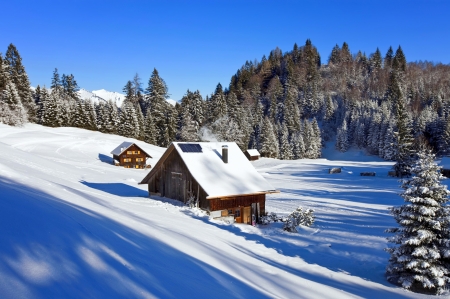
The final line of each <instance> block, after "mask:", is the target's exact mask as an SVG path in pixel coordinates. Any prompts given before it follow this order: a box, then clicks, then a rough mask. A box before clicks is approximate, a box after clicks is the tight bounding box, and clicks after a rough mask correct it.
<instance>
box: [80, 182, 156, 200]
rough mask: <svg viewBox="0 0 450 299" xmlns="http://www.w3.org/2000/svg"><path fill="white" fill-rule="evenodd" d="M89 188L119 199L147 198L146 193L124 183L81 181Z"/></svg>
mask: <svg viewBox="0 0 450 299" xmlns="http://www.w3.org/2000/svg"><path fill="white" fill-rule="evenodd" d="M80 183H82V184H83V185H85V186H88V187H89V188H93V189H97V190H100V191H103V192H107V193H110V194H112V195H116V196H121V197H147V195H148V192H147V191H145V190H142V189H139V188H136V187H133V186H130V185H127V184H124V183H91V182H86V181H81V182H80Z"/></svg>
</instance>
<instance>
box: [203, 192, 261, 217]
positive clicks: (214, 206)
mask: <svg viewBox="0 0 450 299" xmlns="http://www.w3.org/2000/svg"><path fill="white" fill-rule="evenodd" d="M252 203H259V207H260V211H261V214H264V213H265V210H266V195H265V194H255V195H245V196H236V197H227V198H215V199H210V205H211V211H217V210H226V209H231V208H236V207H248V206H251V204H252Z"/></svg>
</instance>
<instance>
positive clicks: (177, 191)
mask: <svg viewBox="0 0 450 299" xmlns="http://www.w3.org/2000/svg"><path fill="white" fill-rule="evenodd" d="M191 155H197V153H192V154H191ZM153 171H156V173H155V175H153V177H151V178H150V181H149V184H148V191H149V192H150V193H157V194H160V195H161V196H164V197H168V198H172V199H177V200H179V201H182V202H184V203H186V202H187V201H188V200H189V196H190V195H193V196H195V197H196V198H198V200H199V207H200V208H202V209H205V210H209V201H208V200H207V199H206V196H207V194H206V192H205V191H204V190H203V189H202V187H201V186H199V184H198V183H197V181H196V180H195V179H194V178H193V177H192V175H191V173H190V172H189V170H188V169H187V167H186V165H185V164H184V162H183V160H182V159H181V157H180V155H179V154H178V152H177V151H176V150H173V151H172V152H171V153H170V154H169V156H168V157H167V159H166V160H165V161H164V162H163V163H162V164H161V165H159V167H158V169H154V170H153Z"/></svg>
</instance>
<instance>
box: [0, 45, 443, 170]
mask: <svg viewBox="0 0 450 299" xmlns="http://www.w3.org/2000/svg"><path fill="white" fill-rule="evenodd" d="M49 76H51V78H52V83H51V86H50V87H49V88H46V87H41V86H39V85H38V86H37V87H36V88H35V89H32V88H31V86H30V82H29V79H28V76H27V73H26V71H25V67H24V65H23V64H22V58H21V56H20V54H19V52H18V50H17V49H16V47H15V46H14V45H13V44H10V45H9V46H8V49H7V51H6V54H5V55H3V54H0V95H1V98H0V122H2V123H5V124H9V125H18V126H20V125H23V124H24V123H26V122H32V123H38V124H42V125H44V126H49V127H61V126H72V127H79V128H85V129H89V130H98V131H100V132H104V133H110V134H119V135H122V136H124V137H129V138H136V139H139V140H143V141H145V142H148V143H150V144H155V145H158V146H163V147H167V146H168V145H169V144H170V143H171V142H172V141H214V140H217V141H234V142H236V143H237V144H238V145H239V147H240V148H241V149H242V150H246V149H247V148H255V149H257V150H258V151H259V152H260V153H261V155H262V156H263V157H271V158H278V159H285V160H290V159H300V158H311V159H315V158H319V157H320V156H321V150H322V148H323V147H324V146H330V144H333V143H332V142H329V141H335V145H333V146H335V147H336V149H337V150H339V151H341V152H345V151H347V150H348V149H349V148H350V147H357V148H360V149H364V150H365V151H367V152H368V153H369V154H372V155H377V156H379V157H381V158H383V159H386V160H394V161H397V164H396V169H395V171H396V172H397V175H398V176H404V175H409V174H410V172H409V170H408V165H409V164H410V163H409V161H408V160H409V159H410V157H411V155H412V153H414V152H417V151H418V150H419V149H421V148H431V149H432V150H433V151H434V152H435V153H437V155H439V156H442V155H448V154H450V153H449V151H450V65H444V64H441V63H432V62H427V61H425V62H423V61H418V62H417V61H416V62H408V61H407V59H406V56H405V54H404V52H403V49H402V48H401V47H400V46H399V47H398V48H397V49H396V50H395V51H394V49H393V48H392V47H390V48H389V50H388V51H387V52H386V53H385V54H382V53H381V52H380V50H379V49H378V48H377V49H374V52H373V53H371V54H369V55H366V53H362V52H361V51H358V52H356V54H355V52H353V53H352V52H351V50H350V47H349V45H348V44H347V43H345V42H344V43H343V44H342V46H339V45H336V46H334V47H333V49H331V52H330V55H329V57H328V58H327V59H323V58H322V57H320V55H319V52H318V50H317V48H316V47H315V46H314V45H313V44H312V42H311V41H310V40H309V39H308V40H306V42H305V44H304V45H303V46H298V45H297V44H294V46H293V48H292V50H290V51H287V52H283V51H282V50H281V49H279V48H275V49H274V50H272V51H270V53H269V55H268V56H267V57H266V56H263V57H262V58H261V60H260V61H257V60H255V61H246V62H245V63H244V64H243V66H242V67H241V68H240V69H239V70H237V72H236V73H235V74H234V75H232V76H231V79H230V83H229V86H226V87H223V86H222V85H221V84H220V83H219V84H218V85H217V87H216V88H215V91H214V93H212V94H210V95H206V96H203V95H201V94H200V92H199V91H198V90H196V91H191V90H187V91H186V94H185V95H184V96H183V98H182V99H181V100H180V101H179V102H178V103H177V104H176V105H175V106H173V105H171V104H169V103H168V102H167V101H166V99H168V97H169V89H168V86H167V84H166V83H165V81H164V79H163V78H161V76H160V75H159V73H158V71H157V70H156V69H154V70H153V72H152V74H151V76H150V78H149V79H148V82H147V84H145V83H142V79H141V78H140V77H139V75H138V74H136V75H135V76H134V77H133V78H132V79H131V80H129V81H128V82H126V83H125V85H124V87H123V92H124V93H125V95H126V98H125V101H124V102H123V104H122V106H121V107H117V106H116V104H115V103H114V102H113V101H111V100H108V99H105V101H99V102H98V103H93V102H91V101H90V100H86V99H81V98H80V97H79V95H78V93H77V91H78V90H79V87H78V84H77V82H76V80H75V77H74V75H72V74H70V75H66V74H62V75H60V74H59V73H58V70H57V69H55V70H54V72H53V74H49ZM193 90H194V89H193ZM177 100H178V99H177Z"/></svg>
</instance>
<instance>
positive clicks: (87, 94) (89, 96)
mask: <svg viewBox="0 0 450 299" xmlns="http://www.w3.org/2000/svg"><path fill="white" fill-rule="evenodd" d="M31 89H32V90H33V91H34V90H35V89H36V88H35V87H33V86H32V87H31ZM77 93H78V96H79V97H80V99H83V100H91V101H92V102H93V103H98V102H99V101H105V102H107V101H109V100H112V101H113V102H115V103H116V105H117V107H121V106H122V103H123V101H124V100H125V95H124V94H122V93H120V92H116V91H107V90H105V89H99V90H92V91H89V90H86V89H84V88H80V90H79V91H78V92H77ZM167 102H168V103H169V104H171V105H172V106H175V104H176V103H177V101H175V100H172V99H167Z"/></svg>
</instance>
